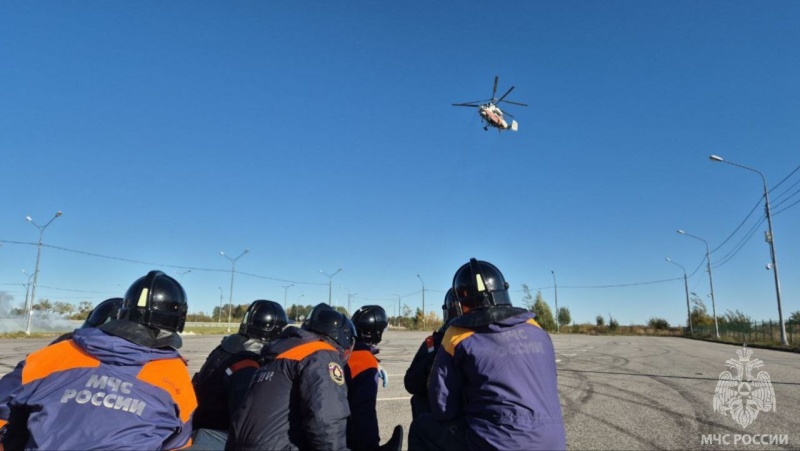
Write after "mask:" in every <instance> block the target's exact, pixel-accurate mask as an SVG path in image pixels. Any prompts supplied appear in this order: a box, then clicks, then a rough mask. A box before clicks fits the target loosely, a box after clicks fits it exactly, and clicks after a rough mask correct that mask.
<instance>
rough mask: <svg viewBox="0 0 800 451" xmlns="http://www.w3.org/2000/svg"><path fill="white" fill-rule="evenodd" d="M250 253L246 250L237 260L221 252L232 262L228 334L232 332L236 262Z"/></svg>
mask: <svg viewBox="0 0 800 451" xmlns="http://www.w3.org/2000/svg"><path fill="white" fill-rule="evenodd" d="M248 252H250V249H245V250H244V252H242V253H241V254H239V256H238V257H236V258H230V257H229V256H228V255H226V254H225V252H222V251H219V255H221V256H223V257H225V258H227V259H228V260H230V261H231V295H230V297H229V298H228V333H230V331H231V310H233V274H234V273H235V272H236V260H239V259H240V258H242V256H244V254H246V253H248Z"/></svg>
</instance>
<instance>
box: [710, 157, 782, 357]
mask: <svg viewBox="0 0 800 451" xmlns="http://www.w3.org/2000/svg"><path fill="white" fill-rule="evenodd" d="M708 158H709V159H710V160H711V161H718V162H720V163H728V164H729V165H731V166H736V167H739V168H742V169H747V170H748V171H753V172H755V173H756V174H758V175H760V176H761V181H762V182H763V183H764V209H765V210H766V213H767V227H768V228H769V233H768V234H767V237H766V238H767V242H768V243H769V253H770V257H771V258H772V270H773V272H774V275H775V297H776V298H777V299H778V322H780V323H781V326H780V329H781V345H783V346H788V345H789V342H788V341H787V340H786V324H784V322H783V307H782V306H781V279H780V277H778V257H776V256H775V235H774V234H773V233H772V214H771V213H770V210H769V190H768V189H767V178H766V177H765V176H764V174H763V173H762V172H761V171H759V170H757V169H753V168H751V167H749V166H745V165H743V164H738V163H732V162H730V161H725V160H723V159H722V157H720V156H717V155H711V156H709V157H708Z"/></svg>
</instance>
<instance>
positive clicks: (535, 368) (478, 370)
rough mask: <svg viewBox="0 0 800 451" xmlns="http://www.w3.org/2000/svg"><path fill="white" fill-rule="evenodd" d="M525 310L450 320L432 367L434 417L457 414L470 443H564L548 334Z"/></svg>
mask: <svg viewBox="0 0 800 451" xmlns="http://www.w3.org/2000/svg"><path fill="white" fill-rule="evenodd" d="M534 318H535V315H534V314H533V313H529V312H523V313H520V314H516V315H514V316H510V317H508V318H505V319H502V320H500V321H497V322H494V323H490V324H487V325H484V326H478V327H474V328H472V327H470V328H467V327H457V326H455V325H451V326H450V327H449V328H448V329H447V332H446V333H445V335H444V338H443V339H442V346H441V348H440V349H439V351H438V352H437V355H436V361H435V362H434V364H433V369H432V371H431V379H430V384H429V387H428V388H429V391H428V395H429V397H430V399H431V408H432V411H433V414H434V416H435V417H436V418H437V419H439V420H453V419H456V418H462V419H464V420H465V421H466V423H467V425H468V426H469V431H468V432H467V441H468V442H469V443H470V446H469V448H470V449H527V450H534V449H548V450H557V449H565V448H566V437H565V431H564V422H563V419H562V416H561V405H560V404H559V400H558V383H557V380H556V361H555V360H556V359H555V351H554V349H553V344H552V342H551V340H550V336H549V335H548V334H547V332H545V331H544V330H542V328H541V327H539V324H537V323H536V320H535V319H534Z"/></svg>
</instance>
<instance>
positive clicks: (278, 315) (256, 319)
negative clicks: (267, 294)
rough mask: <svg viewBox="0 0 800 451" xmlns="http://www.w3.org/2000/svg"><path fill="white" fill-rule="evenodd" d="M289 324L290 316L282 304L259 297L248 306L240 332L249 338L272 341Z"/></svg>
mask: <svg viewBox="0 0 800 451" xmlns="http://www.w3.org/2000/svg"><path fill="white" fill-rule="evenodd" d="M287 324H289V317H288V316H286V312H285V311H284V310H283V307H281V305H280V304H278V303H277V302H274V301H265V300H263V299H259V300H257V301H253V303H252V304H250V307H247V311H246V312H245V314H244V318H243V319H242V325H241V326H239V333H240V334H242V335H246V336H247V337H249V338H257V339H259V340H263V341H272V340H274V339H276V338H278V335H280V334H281V331H282V330H283V328H284V327H285V326H286V325H287Z"/></svg>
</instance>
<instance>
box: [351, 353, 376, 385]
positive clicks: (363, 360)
mask: <svg viewBox="0 0 800 451" xmlns="http://www.w3.org/2000/svg"><path fill="white" fill-rule="evenodd" d="M347 366H349V367H350V376H352V377H353V379H355V377H356V376H358V375H359V374H361V373H362V372H364V371H366V370H368V369H376V370H377V369H378V360H377V359H376V358H375V356H373V355H372V353H371V352H370V351H353V353H352V354H350V358H349V359H347Z"/></svg>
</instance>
